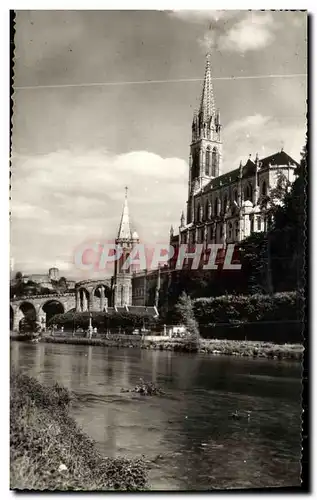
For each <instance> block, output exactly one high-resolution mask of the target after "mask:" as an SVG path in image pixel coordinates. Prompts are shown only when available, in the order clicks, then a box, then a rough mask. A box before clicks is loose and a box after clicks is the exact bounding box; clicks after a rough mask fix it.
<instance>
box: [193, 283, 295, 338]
mask: <svg viewBox="0 0 317 500" xmlns="http://www.w3.org/2000/svg"><path fill="white" fill-rule="evenodd" d="M194 312H195V317H196V319H197V321H198V323H199V327H200V332H201V334H202V335H203V336H204V337H208V336H212V337H214V338H228V339H237V340H240V339H244V338H248V339H249V340H265V341H275V342H302V340H303V339H302V330H303V321H304V300H303V296H302V295H300V294H299V293H297V292H283V293H277V294H275V295H260V294H257V295H225V296H221V297H215V298H202V299H196V300H195V301H194Z"/></svg>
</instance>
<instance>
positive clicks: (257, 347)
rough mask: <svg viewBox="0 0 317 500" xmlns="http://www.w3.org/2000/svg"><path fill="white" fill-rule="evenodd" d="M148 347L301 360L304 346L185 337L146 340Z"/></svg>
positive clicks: (145, 345) (144, 345) (146, 346)
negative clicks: (190, 341)
mask: <svg viewBox="0 0 317 500" xmlns="http://www.w3.org/2000/svg"><path fill="white" fill-rule="evenodd" d="M142 347H144V348H147V349H160V350H169V351H182V352H190V351H196V352H200V353H205V354H213V355H221V354H222V355H226V356H248V357H253V358H269V359H290V360H295V361H296V360H301V359H302V356H303V351H304V348H303V346H302V345H301V344H273V343H271V342H252V341H250V340H222V339H221V340H217V339H201V340H200V343H199V345H196V346H195V345H194V344H188V341H186V340H183V339H171V340H170V341H162V342H160V341H159V342H157V341H156V342H151V341H150V342H146V343H144V344H143V346H142Z"/></svg>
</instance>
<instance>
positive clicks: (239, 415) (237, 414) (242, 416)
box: [230, 410, 251, 420]
mask: <svg viewBox="0 0 317 500" xmlns="http://www.w3.org/2000/svg"><path fill="white" fill-rule="evenodd" d="M230 418H231V419H232V420H242V419H247V420H250V418H251V412H250V411H247V412H246V414H242V413H240V412H238V410H236V411H235V412H234V413H231V415H230Z"/></svg>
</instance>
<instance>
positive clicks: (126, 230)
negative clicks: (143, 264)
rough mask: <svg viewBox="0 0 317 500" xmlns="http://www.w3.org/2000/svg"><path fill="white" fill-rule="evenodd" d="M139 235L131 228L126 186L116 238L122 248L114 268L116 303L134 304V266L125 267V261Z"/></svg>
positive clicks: (116, 304)
mask: <svg viewBox="0 0 317 500" xmlns="http://www.w3.org/2000/svg"><path fill="white" fill-rule="evenodd" d="M139 241H140V240H139V236H138V234H137V232H136V231H133V232H132V230H131V225H130V214H129V207H128V188H127V187H126V188H125V199H124V205H123V211H122V215H121V221H120V226H119V231H118V236H117V238H116V240H115V243H116V245H118V246H120V247H121V249H122V255H121V257H120V259H119V260H116V261H115V270H114V305H115V306H120V307H122V306H129V305H132V272H133V269H132V266H129V267H127V269H125V268H123V265H124V263H125V262H126V260H127V259H128V258H129V255H130V253H131V250H132V249H133V247H134V246H135V245H137V244H138V243H139Z"/></svg>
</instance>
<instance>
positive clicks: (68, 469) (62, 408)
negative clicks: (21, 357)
mask: <svg viewBox="0 0 317 500" xmlns="http://www.w3.org/2000/svg"><path fill="white" fill-rule="evenodd" d="M10 384H11V391H10V487H11V489H35V490H55V489H57V490H105V491H107V490H124V491H133V490H142V489H145V486H146V470H145V464H144V462H143V461H142V460H141V459H140V460H134V461H132V460H128V459H125V458H117V459H109V458H104V457H102V456H101V455H100V453H99V452H98V451H97V449H96V447H95V443H94V442H93V441H92V440H91V439H89V438H88V437H87V436H86V435H85V434H84V433H83V432H82V431H81V429H80V428H79V427H78V426H77V424H76V422H75V420H74V419H73V418H71V417H70V416H69V413H68V410H69V404H70V402H71V399H72V396H71V394H70V393H69V392H68V390H67V389H65V388H63V387H60V386H58V385H57V384H55V385H54V386H52V387H48V386H47V387H46V386H43V385H41V384H40V383H39V382H37V381H36V380H35V379H33V378H30V377H28V376H26V375H23V374H21V373H19V372H15V371H13V372H12V373H11V377H10Z"/></svg>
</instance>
